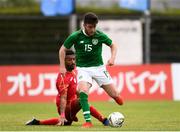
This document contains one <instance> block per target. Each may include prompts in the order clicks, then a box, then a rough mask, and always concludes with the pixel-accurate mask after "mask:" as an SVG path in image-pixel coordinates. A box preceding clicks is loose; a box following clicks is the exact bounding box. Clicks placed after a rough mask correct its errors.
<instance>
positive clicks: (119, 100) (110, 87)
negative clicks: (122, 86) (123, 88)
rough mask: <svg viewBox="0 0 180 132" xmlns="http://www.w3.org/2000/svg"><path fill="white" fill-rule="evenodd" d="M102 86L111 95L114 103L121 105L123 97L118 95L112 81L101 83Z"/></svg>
mask: <svg viewBox="0 0 180 132" xmlns="http://www.w3.org/2000/svg"><path fill="white" fill-rule="evenodd" d="M102 88H103V89H104V90H105V91H106V93H107V94H108V95H109V96H111V97H112V98H113V99H114V100H115V101H116V103H118V104H119V105H123V99H122V97H121V96H120V94H119V92H117V90H116V87H115V86H114V84H113V83H111V84H107V85H102Z"/></svg>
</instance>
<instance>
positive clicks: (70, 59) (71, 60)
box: [65, 55, 75, 71]
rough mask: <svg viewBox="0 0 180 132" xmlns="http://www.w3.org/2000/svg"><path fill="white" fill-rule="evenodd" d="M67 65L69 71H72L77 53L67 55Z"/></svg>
mask: <svg viewBox="0 0 180 132" xmlns="http://www.w3.org/2000/svg"><path fill="white" fill-rule="evenodd" d="M65 65H66V69H67V71H72V70H73V69H74V67H75V55H66V58H65Z"/></svg>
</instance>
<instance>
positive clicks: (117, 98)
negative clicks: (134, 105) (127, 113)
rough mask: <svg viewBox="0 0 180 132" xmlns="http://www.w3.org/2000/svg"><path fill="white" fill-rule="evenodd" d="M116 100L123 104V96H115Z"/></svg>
mask: <svg viewBox="0 0 180 132" xmlns="http://www.w3.org/2000/svg"><path fill="white" fill-rule="evenodd" d="M114 100H115V101H116V103H118V104H119V105H123V100H122V98H121V96H119V97H115V98H114Z"/></svg>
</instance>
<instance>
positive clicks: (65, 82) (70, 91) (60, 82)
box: [56, 71, 77, 101]
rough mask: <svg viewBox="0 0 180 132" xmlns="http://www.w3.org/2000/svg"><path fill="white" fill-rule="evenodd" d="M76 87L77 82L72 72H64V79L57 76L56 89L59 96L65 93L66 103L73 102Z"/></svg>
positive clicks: (59, 75)
mask: <svg viewBox="0 0 180 132" xmlns="http://www.w3.org/2000/svg"><path fill="white" fill-rule="evenodd" d="M76 87H77V80H76V74H75V72H74V71H72V72H66V73H65V76H64V77H63V76H62V75H61V74H60V73H59V74H58V78H57V80H56V88H57V90H58V94H59V95H61V94H63V93H65V92H67V101H70V100H73V99H75V98H76V97H77V95H76Z"/></svg>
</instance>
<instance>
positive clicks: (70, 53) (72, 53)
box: [66, 50, 75, 55]
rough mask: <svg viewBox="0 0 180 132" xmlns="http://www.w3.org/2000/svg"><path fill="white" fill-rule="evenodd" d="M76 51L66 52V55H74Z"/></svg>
mask: <svg viewBox="0 0 180 132" xmlns="http://www.w3.org/2000/svg"><path fill="white" fill-rule="evenodd" d="M74 54H75V53H74V51H72V50H66V55H74Z"/></svg>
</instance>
